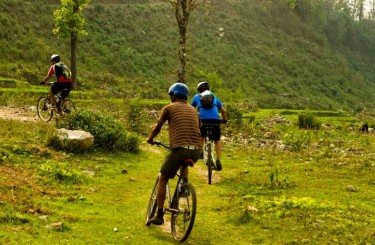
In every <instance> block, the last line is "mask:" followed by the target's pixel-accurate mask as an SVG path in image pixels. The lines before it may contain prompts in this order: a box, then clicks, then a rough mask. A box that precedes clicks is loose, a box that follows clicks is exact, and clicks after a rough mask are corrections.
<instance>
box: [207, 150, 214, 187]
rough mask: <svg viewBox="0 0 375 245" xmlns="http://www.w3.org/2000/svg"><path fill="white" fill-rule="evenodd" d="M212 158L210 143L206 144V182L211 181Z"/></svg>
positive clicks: (209, 182)
mask: <svg viewBox="0 0 375 245" xmlns="http://www.w3.org/2000/svg"><path fill="white" fill-rule="evenodd" d="M213 164H214V163H213V160H212V147H211V144H207V171H208V176H207V178H208V180H207V181H208V184H211V183H212V167H213Z"/></svg>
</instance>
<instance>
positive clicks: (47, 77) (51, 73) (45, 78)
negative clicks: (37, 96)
mask: <svg viewBox="0 0 375 245" xmlns="http://www.w3.org/2000/svg"><path fill="white" fill-rule="evenodd" d="M53 74H54V71H53V66H51V68H50V69H49V71H48V74H47V75H46V76H45V77H44V79H43V81H42V83H45V82H47V81H48V79H50V78H51V77H52V75H53Z"/></svg>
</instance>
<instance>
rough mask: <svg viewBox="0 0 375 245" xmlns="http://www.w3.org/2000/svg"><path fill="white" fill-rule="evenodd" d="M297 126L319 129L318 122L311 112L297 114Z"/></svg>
mask: <svg viewBox="0 0 375 245" xmlns="http://www.w3.org/2000/svg"><path fill="white" fill-rule="evenodd" d="M298 126H299V128H305V129H319V128H320V122H319V121H318V120H317V118H316V117H315V116H313V115H312V114H311V113H302V114H299V115H298Z"/></svg>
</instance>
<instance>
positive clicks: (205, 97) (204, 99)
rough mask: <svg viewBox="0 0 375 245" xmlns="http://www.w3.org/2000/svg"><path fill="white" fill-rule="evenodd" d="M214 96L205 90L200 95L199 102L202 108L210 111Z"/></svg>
mask: <svg viewBox="0 0 375 245" xmlns="http://www.w3.org/2000/svg"><path fill="white" fill-rule="evenodd" d="M214 99H215V97H214V95H213V94H212V93H211V92H210V91H208V90H206V91H204V92H203V93H201V94H200V102H201V105H202V108H205V109H210V108H212V107H213V106H214Z"/></svg>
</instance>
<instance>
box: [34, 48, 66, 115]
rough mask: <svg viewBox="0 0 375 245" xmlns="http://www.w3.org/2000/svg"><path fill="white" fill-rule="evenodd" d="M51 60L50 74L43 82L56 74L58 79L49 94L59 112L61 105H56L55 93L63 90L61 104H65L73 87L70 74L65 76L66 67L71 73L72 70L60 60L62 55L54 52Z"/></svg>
mask: <svg viewBox="0 0 375 245" xmlns="http://www.w3.org/2000/svg"><path fill="white" fill-rule="evenodd" d="M50 60H51V62H52V66H51V67H50V68H49V71H48V74H47V75H46V76H45V78H44V79H43V81H42V82H41V84H45V83H46V82H47V81H48V79H50V78H51V77H52V76H53V75H55V76H56V79H57V81H56V82H54V83H53V84H52V85H51V90H50V92H49V96H50V100H51V103H52V105H54V106H55V108H56V109H57V112H60V110H61V108H60V105H57V106H56V100H55V94H57V93H60V92H61V98H62V102H61V105H63V104H64V102H65V98H66V97H68V95H69V93H70V90H71V88H72V79H71V77H70V76H68V77H66V76H64V69H66V70H67V71H68V72H69V73H70V71H69V69H68V67H67V66H65V65H64V64H63V63H62V62H60V55H58V54H53V55H51V58H50Z"/></svg>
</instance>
